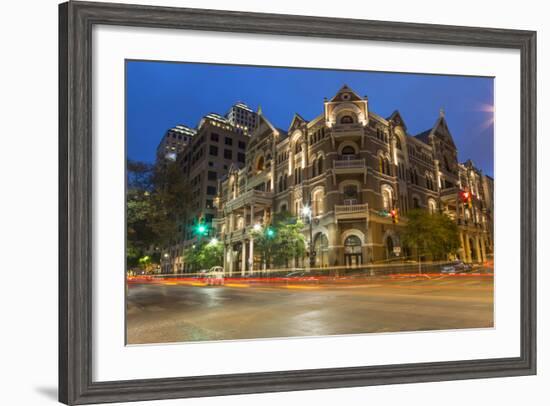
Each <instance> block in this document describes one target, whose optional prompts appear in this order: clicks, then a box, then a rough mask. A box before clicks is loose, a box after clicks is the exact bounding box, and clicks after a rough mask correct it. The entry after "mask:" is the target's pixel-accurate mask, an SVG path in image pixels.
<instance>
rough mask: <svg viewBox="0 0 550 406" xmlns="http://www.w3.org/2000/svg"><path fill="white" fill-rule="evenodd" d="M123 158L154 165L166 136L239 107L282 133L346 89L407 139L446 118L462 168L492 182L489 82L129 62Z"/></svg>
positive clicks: (392, 75)
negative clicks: (398, 122)
mask: <svg viewBox="0 0 550 406" xmlns="http://www.w3.org/2000/svg"><path fill="white" fill-rule="evenodd" d="M126 68H127V69H126V73H127V76H126V114H127V117H126V120H127V121H126V123H127V149H128V150H127V153H128V158H130V159H134V160H141V161H149V162H152V161H154V159H155V151H156V147H157V145H158V143H159V141H160V140H161V138H162V136H163V135H164V133H165V131H166V130H167V129H169V128H171V127H173V126H175V125H176V124H185V125H187V126H190V127H195V126H196V125H197V124H198V122H199V121H200V119H201V118H202V117H203V116H204V115H206V114H208V113H210V112H215V113H219V114H222V115H223V114H225V113H226V112H227V110H228V109H229V107H230V106H231V105H232V104H234V103H235V102H237V101H241V102H244V103H246V104H248V105H249V106H250V107H251V108H253V109H255V110H256V109H257V108H258V106H261V107H262V111H263V114H264V115H265V116H266V117H267V118H268V119H269V120H270V121H271V122H272V123H273V124H274V125H275V126H277V127H280V128H283V129H287V128H288V126H289V125H290V121H291V120H292V116H293V114H294V113H295V112H297V113H299V114H300V115H301V116H302V117H304V118H305V119H306V120H311V119H313V118H315V117H317V116H318V115H319V114H321V113H322V112H323V98H324V97H327V98H331V97H332V96H333V95H334V94H335V93H336V92H337V91H338V90H339V89H340V88H341V87H342V86H343V85H344V84H347V85H348V86H349V87H351V88H352V89H353V90H354V91H355V92H356V93H357V94H358V95H359V96H368V99H369V109H370V110H371V111H372V112H374V113H376V114H379V115H381V116H382V117H388V116H389V115H390V114H391V113H392V112H393V111H394V110H399V112H400V113H401V116H402V117H403V120H404V121H405V124H406V125H407V131H408V132H409V133H410V134H411V135H416V134H418V133H420V132H422V131H424V130H426V129H429V128H431V127H432V126H433V125H434V123H435V121H436V120H437V118H438V115H439V110H440V109H441V108H443V109H444V110H445V117H446V119H447V122H448V124H449V129H450V131H451V133H452V135H453V138H454V140H455V143H456V145H457V148H458V156H459V160H460V161H461V162H463V161H465V160H467V159H471V160H472V161H473V162H474V164H475V165H476V166H478V167H479V168H480V169H481V170H483V172H484V173H486V174H488V175H491V176H493V145H494V142H493V132H494V127H493V103H494V93H493V79H492V78H479V77H465V76H441V75H418V74H403V73H380V72H357V71H338V70H324V69H323V70H321V69H298V68H269V67H251V66H236V65H211V64H194V63H165V62H144V61H128V62H127V66H126Z"/></svg>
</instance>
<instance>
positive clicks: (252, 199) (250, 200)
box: [224, 189, 273, 213]
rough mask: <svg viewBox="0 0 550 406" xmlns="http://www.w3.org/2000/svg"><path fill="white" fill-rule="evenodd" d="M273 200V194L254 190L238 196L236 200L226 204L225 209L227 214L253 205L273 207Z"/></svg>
mask: <svg viewBox="0 0 550 406" xmlns="http://www.w3.org/2000/svg"><path fill="white" fill-rule="evenodd" d="M272 200H273V192H263V191H261V190H255V189H252V190H249V191H247V192H245V193H243V194H241V195H239V196H237V197H236V198H235V199H232V200H230V201H228V202H227V203H226V204H225V208H224V209H225V212H226V213H227V212H231V211H233V210H235V209H238V208H241V207H244V206H249V205H251V204H254V205H256V204H257V205H271V203H272Z"/></svg>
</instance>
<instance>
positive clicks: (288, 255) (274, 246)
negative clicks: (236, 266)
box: [252, 212, 306, 268]
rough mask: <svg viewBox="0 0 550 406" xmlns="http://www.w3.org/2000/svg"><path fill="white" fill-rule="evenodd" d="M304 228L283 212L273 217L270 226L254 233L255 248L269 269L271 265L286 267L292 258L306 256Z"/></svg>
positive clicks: (300, 223) (298, 221)
mask: <svg viewBox="0 0 550 406" xmlns="http://www.w3.org/2000/svg"><path fill="white" fill-rule="evenodd" d="M303 227H304V225H303V223H302V222H301V221H300V220H297V219H296V218H295V217H292V216H291V215H290V214H289V213H288V212H283V213H278V214H276V215H275V216H274V217H273V221H272V223H271V225H270V226H268V227H265V228H263V229H261V230H258V231H254V232H253V233H252V235H253V237H254V246H255V247H256V250H257V252H260V255H261V260H262V262H263V263H265V264H266V267H267V268H269V267H271V265H274V266H283V265H284V266H286V265H287V264H288V261H289V260H291V259H292V258H300V257H303V256H304V254H305V251H306V248H305V247H306V244H305V238H304V235H303V234H302V229H303Z"/></svg>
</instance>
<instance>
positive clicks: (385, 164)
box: [378, 155, 391, 175]
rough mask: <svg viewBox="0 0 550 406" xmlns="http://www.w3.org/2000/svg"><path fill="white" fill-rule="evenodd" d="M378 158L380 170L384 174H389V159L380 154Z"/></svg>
mask: <svg viewBox="0 0 550 406" xmlns="http://www.w3.org/2000/svg"><path fill="white" fill-rule="evenodd" d="M378 159H379V161H380V162H379V164H380V172H382V173H383V174H384V175H391V169H390V160H389V159H388V158H385V157H383V156H382V155H380V157H379V158H378Z"/></svg>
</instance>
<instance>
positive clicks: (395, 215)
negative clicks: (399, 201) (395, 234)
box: [390, 209, 399, 224]
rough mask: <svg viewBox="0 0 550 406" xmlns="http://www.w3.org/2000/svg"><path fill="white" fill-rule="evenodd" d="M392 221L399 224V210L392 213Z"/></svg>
mask: <svg viewBox="0 0 550 406" xmlns="http://www.w3.org/2000/svg"><path fill="white" fill-rule="evenodd" d="M390 216H391V221H392V223H393V224H397V223H399V210H398V209H392V210H391V211H390Z"/></svg>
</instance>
